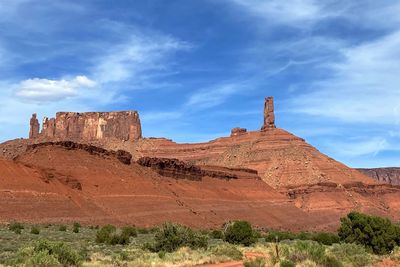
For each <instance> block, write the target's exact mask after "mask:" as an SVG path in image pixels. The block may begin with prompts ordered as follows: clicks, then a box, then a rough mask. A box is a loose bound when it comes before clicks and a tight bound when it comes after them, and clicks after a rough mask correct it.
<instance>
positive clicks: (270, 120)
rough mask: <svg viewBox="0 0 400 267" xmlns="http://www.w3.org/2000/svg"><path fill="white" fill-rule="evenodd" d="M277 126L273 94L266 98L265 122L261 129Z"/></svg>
mask: <svg viewBox="0 0 400 267" xmlns="http://www.w3.org/2000/svg"><path fill="white" fill-rule="evenodd" d="M272 128H275V113H274V98H273V97H272V96H269V97H266V98H265V103H264V124H263V126H262V127H261V131H265V130H268V129H272Z"/></svg>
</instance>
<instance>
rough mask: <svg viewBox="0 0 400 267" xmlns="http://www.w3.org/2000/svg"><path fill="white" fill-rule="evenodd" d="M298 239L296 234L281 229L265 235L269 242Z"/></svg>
mask: <svg viewBox="0 0 400 267" xmlns="http://www.w3.org/2000/svg"><path fill="white" fill-rule="evenodd" d="M294 239H296V235H295V234H294V233H290V232H279V231H270V232H268V234H267V236H266V237H265V241H267V242H275V241H277V240H278V241H282V240H294Z"/></svg>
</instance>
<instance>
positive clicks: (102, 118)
mask: <svg viewBox="0 0 400 267" xmlns="http://www.w3.org/2000/svg"><path fill="white" fill-rule="evenodd" d="M30 126H31V127H30V134H29V138H31V139H36V138H41V139H43V140H45V141H47V140H53V139H57V140H77V141H92V140H107V139H117V140H122V141H136V140H138V139H140V138H141V137H142V128H141V124H140V119H139V114H138V113H137V112H136V111H119V112H83V113H79V112H57V114H56V117H55V118H50V119H49V118H46V117H45V118H44V119H43V126H42V130H41V132H40V133H39V123H38V122H37V119H36V114H33V115H32V118H31V123H30Z"/></svg>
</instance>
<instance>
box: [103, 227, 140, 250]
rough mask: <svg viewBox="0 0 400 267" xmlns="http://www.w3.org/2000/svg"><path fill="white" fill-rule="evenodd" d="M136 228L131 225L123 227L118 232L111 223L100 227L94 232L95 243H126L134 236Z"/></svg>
mask: <svg viewBox="0 0 400 267" xmlns="http://www.w3.org/2000/svg"><path fill="white" fill-rule="evenodd" d="M136 235H137V233H136V230H135V229H134V228H132V227H124V228H123V229H122V230H121V231H120V232H117V229H116V228H115V227H114V226H112V225H105V226H103V227H101V228H100V229H99V230H98V231H97V233H96V242H97V243H106V244H109V245H127V244H129V242H130V237H131V236H136Z"/></svg>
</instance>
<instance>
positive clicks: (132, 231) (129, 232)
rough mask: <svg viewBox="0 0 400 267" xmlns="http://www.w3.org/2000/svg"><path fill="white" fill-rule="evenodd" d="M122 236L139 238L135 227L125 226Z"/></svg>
mask: <svg viewBox="0 0 400 267" xmlns="http://www.w3.org/2000/svg"><path fill="white" fill-rule="evenodd" d="M122 235H124V236H128V237H136V236H137V231H136V228H135V227H133V226H125V227H123V228H122Z"/></svg>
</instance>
